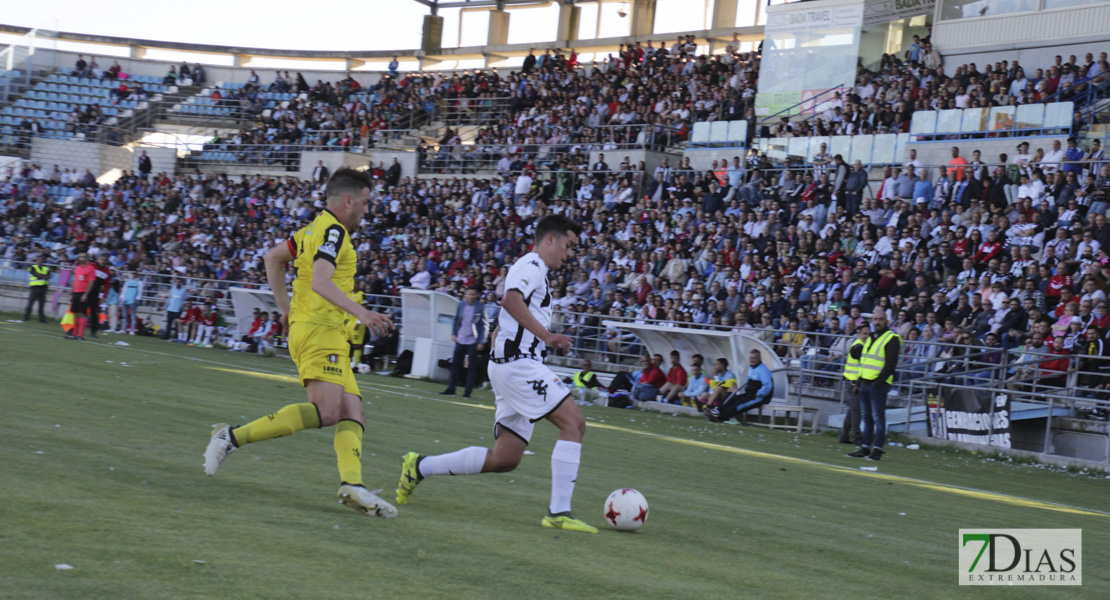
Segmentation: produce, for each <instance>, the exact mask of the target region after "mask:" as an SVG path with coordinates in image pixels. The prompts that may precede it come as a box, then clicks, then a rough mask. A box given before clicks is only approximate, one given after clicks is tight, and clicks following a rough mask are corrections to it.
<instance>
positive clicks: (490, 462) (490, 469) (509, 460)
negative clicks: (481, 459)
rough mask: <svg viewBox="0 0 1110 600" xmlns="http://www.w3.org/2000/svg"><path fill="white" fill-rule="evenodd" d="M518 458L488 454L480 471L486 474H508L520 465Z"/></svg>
mask: <svg viewBox="0 0 1110 600" xmlns="http://www.w3.org/2000/svg"><path fill="white" fill-rule="evenodd" d="M520 459H521V457H519V456H498V455H497V454H492V453H491V454H490V455H489V458H488V459H486V460H487V464H486V465H485V468H484V469H482V470H483V471H485V472H487V473H508V472H510V471H514V470H516V468H517V466H518V465H520Z"/></svg>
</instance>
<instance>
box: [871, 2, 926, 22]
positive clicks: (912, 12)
mask: <svg viewBox="0 0 1110 600" xmlns="http://www.w3.org/2000/svg"><path fill="white" fill-rule="evenodd" d="M936 8H937V0H874V1H872V2H868V3H867V4H866V5H865V8H864V9H863V24H864V25H877V24H879V23H889V22H891V21H897V20H899V19H906V18H909V17H916V16H918V15H925V14H932V13H933V11H934V10H936Z"/></svg>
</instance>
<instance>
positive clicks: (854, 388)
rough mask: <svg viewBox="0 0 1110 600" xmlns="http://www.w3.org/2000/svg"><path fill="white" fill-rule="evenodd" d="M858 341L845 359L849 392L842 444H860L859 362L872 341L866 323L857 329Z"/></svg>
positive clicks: (854, 342)
mask: <svg viewBox="0 0 1110 600" xmlns="http://www.w3.org/2000/svg"><path fill="white" fill-rule="evenodd" d="M856 336H857V337H856V339H855V340H853V341H852V344H851V345H850V346H848V355H847V356H846V357H845V358H844V380H845V381H847V382H848V391H847V392H846V393H845V394H844V400H845V404H847V406H848V412H847V413H845V415H844V426H843V427H842V428H841V429H840V443H841V444H858V443H860V429H859V422H860V395H859V384H860V381H859V376H860V368H859V361H860V359H861V358H863V349H864V348H866V347H867V342H868V341H869V340H870V339H871V327H869V326H868V325H867V324H866V323H865V324H863V325H860V326H859V328H857V329H856Z"/></svg>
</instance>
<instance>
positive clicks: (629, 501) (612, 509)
mask: <svg viewBox="0 0 1110 600" xmlns="http://www.w3.org/2000/svg"><path fill="white" fill-rule="evenodd" d="M604 511H605V512H604V514H605V522H606V523H609V526H610V527H612V528H613V529H617V530H619V531H636V530H637V529H639V528H640V527H642V526H643V524H644V522H645V521H647V517H648V503H647V499H646V498H644V495H643V494H641V493H640V492H637V491H636V490H634V489H632V488H621V489H619V490H617V491H615V492H613V493H612V494H609V497H608V498H606V499H605V508H604Z"/></svg>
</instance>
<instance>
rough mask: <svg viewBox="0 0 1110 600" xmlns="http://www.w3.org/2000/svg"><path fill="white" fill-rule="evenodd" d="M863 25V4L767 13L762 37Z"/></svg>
mask: <svg viewBox="0 0 1110 600" xmlns="http://www.w3.org/2000/svg"><path fill="white" fill-rule="evenodd" d="M861 25H863V4H854V5H850V6H827V7H817V8H811V9H809V10H794V11H788V12H776V13H771V12H768V13H767V25H766V26H765V27H764V28H763V33H764V35H773V34H776V33H798V32H801V31H810V30H813V29H843V28H846V27H859V26H861Z"/></svg>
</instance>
